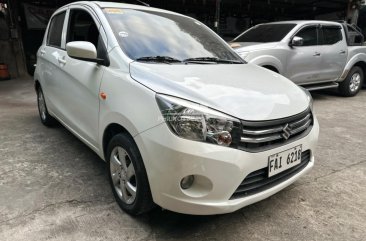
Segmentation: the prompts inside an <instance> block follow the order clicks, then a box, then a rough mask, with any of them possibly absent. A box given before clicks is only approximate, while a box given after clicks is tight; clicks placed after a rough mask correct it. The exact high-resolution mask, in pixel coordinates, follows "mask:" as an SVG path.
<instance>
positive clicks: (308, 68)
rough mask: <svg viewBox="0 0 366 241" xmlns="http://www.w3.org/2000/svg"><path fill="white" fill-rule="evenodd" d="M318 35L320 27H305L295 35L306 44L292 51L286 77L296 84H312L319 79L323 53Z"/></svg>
mask: <svg viewBox="0 0 366 241" xmlns="http://www.w3.org/2000/svg"><path fill="white" fill-rule="evenodd" d="M318 35H319V33H318V25H307V26H304V27H302V28H301V29H300V30H299V31H298V32H297V33H296V34H295V35H294V36H297V37H301V38H302V39H303V40H304V43H303V45H302V46H293V47H292V48H291V49H290V52H289V57H288V60H287V68H286V73H285V76H286V77H288V78H289V79H291V80H292V81H294V82H295V83H296V84H310V83H313V82H316V81H317V80H318V79H319V65H320V63H321V53H320V50H319V45H318V41H319V37H318Z"/></svg>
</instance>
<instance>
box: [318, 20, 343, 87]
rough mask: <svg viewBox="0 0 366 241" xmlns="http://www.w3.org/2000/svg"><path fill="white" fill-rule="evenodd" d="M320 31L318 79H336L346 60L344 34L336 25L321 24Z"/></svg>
mask: <svg viewBox="0 0 366 241" xmlns="http://www.w3.org/2000/svg"><path fill="white" fill-rule="evenodd" d="M320 33H321V34H320V36H321V37H320V53H321V55H322V57H321V60H322V61H321V65H320V66H321V68H320V69H319V71H320V76H319V77H320V80H324V81H329V80H331V81H333V80H337V79H338V78H339V77H340V76H341V74H342V72H343V69H344V67H345V65H346V62H347V54H348V53H347V51H348V48H347V40H346V36H345V34H344V32H343V31H342V28H341V26H338V25H323V26H322V27H321V29H320Z"/></svg>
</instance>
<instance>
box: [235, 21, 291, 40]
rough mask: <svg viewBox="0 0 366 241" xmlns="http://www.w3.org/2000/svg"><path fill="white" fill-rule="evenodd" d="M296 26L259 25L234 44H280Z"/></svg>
mask: <svg viewBox="0 0 366 241" xmlns="http://www.w3.org/2000/svg"><path fill="white" fill-rule="evenodd" d="M295 26H296V24H262V25H257V26H255V27H253V28H251V29H249V30H248V31H246V32H245V33H244V34H242V35H240V36H239V37H237V38H236V39H234V40H233V42H253V43H270V42H279V41H281V40H282V39H283V38H284V37H286V35H287V34H288V33H289V32H290V31H291V30H292V29H293V28H294V27H295Z"/></svg>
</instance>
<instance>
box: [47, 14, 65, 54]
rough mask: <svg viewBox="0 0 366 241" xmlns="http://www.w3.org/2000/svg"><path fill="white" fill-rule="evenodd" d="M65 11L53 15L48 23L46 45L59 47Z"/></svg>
mask: <svg viewBox="0 0 366 241" xmlns="http://www.w3.org/2000/svg"><path fill="white" fill-rule="evenodd" d="M65 15H66V12H62V13H59V14H57V15H55V16H54V17H53V18H52V20H51V23H50V27H49V30H48V36H47V45H49V46H52V47H56V48H61V37H62V29H63V26H64V20H65Z"/></svg>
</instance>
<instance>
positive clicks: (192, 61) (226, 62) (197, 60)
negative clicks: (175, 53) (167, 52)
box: [183, 57, 243, 64]
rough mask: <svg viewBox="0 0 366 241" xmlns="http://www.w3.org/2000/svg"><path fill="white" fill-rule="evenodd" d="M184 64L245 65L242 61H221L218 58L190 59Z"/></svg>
mask: <svg viewBox="0 0 366 241" xmlns="http://www.w3.org/2000/svg"><path fill="white" fill-rule="evenodd" d="M183 62H186V63H187V62H188V63H189V62H190V63H194V62H213V63H225V64H243V62H242V61H237V60H229V59H219V58H216V57H198V58H189V59H185V60H183Z"/></svg>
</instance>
